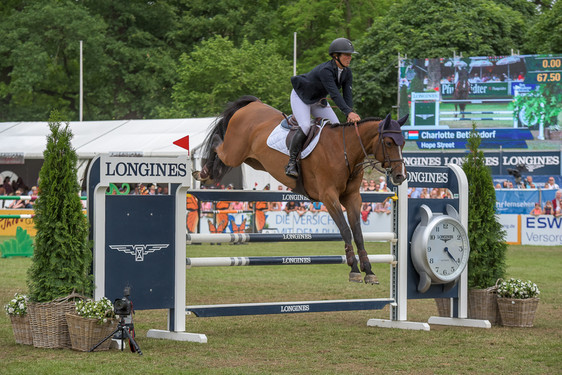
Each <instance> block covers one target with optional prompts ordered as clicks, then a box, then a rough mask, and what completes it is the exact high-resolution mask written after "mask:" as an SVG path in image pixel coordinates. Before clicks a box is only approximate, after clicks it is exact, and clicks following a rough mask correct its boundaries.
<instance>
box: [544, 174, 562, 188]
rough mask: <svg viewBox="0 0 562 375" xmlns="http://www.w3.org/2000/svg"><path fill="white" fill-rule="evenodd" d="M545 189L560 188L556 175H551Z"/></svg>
mask: <svg viewBox="0 0 562 375" xmlns="http://www.w3.org/2000/svg"><path fill="white" fill-rule="evenodd" d="M544 188H545V189H560V186H558V184H557V183H556V182H554V177H553V176H550V177H549V178H548V181H547V182H546V183H545V184H544Z"/></svg>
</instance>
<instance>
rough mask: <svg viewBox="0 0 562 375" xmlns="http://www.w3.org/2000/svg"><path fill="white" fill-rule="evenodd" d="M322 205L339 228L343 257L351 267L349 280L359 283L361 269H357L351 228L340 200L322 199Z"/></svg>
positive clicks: (360, 280)
mask: <svg viewBox="0 0 562 375" xmlns="http://www.w3.org/2000/svg"><path fill="white" fill-rule="evenodd" d="M324 205H325V206H326V208H327V209H328V212H329V213H330V216H331V217H332V219H333V220H334V222H335V223H336V225H337V227H338V229H339V230H340V235H341V236H342V238H343V242H344V244H345V257H346V260H347V265H348V266H350V267H351V272H350V273H349V281H351V282H355V283H360V282H362V281H363V280H362V277H361V271H359V265H358V262H357V258H355V252H354V251H353V244H352V240H353V237H352V234H351V229H350V228H349V226H348V225H347V222H346V221H345V216H344V214H343V211H342V208H341V204H340V201H339V200H337V199H334V200H326V201H324Z"/></svg>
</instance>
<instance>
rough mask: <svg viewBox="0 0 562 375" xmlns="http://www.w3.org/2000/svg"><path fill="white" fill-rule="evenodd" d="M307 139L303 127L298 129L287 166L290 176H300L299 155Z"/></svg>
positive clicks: (287, 173)
mask: <svg viewBox="0 0 562 375" xmlns="http://www.w3.org/2000/svg"><path fill="white" fill-rule="evenodd" d="M305 140H306V134H304V132H303V131H302V129H301V128H300V126H299V128H298V129H297V132H296V133H295V135H294V136H293V139H292V140H291V147H289V164H287V166H286V167H285V174H286V175H287V176H289V177H293V178H298V177H299V172H298V170H297V157H298V156H299V154H300V152H301V148H302V145H303V144H304V141H305Z"/></svg>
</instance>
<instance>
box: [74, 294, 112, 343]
mask: <svg viewBox="0 0 562 375" xmlns="http://www.w3.org/2000/svg"><path fill="white" fill-rule="evenodd" d="M66 321H67V323H68V331H69V333H70V341H71V342H72V349H74V350H80V351H83V352H85V351H88V350H90V349H91V348H92V347H93V346H94V345H96V344H97V343H98V342H100V341H101V340H103V339H104V338H105V337H107V335H109V334H110V333H111V332H112V331H113V330H114V329H115V328H116V326H117V320H116V319H115V312H114V309H113V304H112V303H111V301H110V300H108V299H107V298H105V297H103V298H102V299H101V300H99V301H94V300H91V299H88V300H79V301H77V302H76V313H66ZM110 343H111V341H110V340H107V341H105V342H104V343H103V344H101V345H100V346H99V347H98V348H97V349H99V350H107V349H109V344H110Z"/></svg>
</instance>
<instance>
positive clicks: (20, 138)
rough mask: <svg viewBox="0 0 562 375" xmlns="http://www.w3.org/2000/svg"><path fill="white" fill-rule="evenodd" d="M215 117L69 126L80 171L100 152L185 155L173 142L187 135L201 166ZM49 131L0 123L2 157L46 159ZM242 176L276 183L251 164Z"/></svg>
mask: <svg viewBox="0 0 562 375" xmlns="http://www.w3.org/2000/svg"><path fill="white" fill-rule="evenodd" d="M214 120H215V118H194V119H160V120H116V121H84V122H70V123H69V126H70V129H71V131H72V134H73V135H74V136H73V138H72V146H73V147H74V149H75V150H76V152H77V154H78V158H79V161H80V165H79V168H80V169H81V170H83V169H84V168H85V167H86V165H87V162H88V161H89V160H90V159H92V158H93V157H94V156H95V155H96V154H100V153H120V154H125V155H126V154H136V155H142V156H173V155H183V154H185V153H186V152H187V151H186V150H185V149H183V148H181V147H179V146H176V145H174V144H173V142H174V141H176V140H178V139H180V138H183V137H185V136H186V135H189V145H190V150H192V156H191V157H192V161H193V168H197V169H198V168H200V157H201V155H200V152H199V153H198V152H197V150H200V148H201V145H202V143H203V141H204V139H205V137H206V135H207V131H208V129H209V127H210V125H211V124H212V123H213V121H214ZM49 133H50V130H49V125H48V123H47V122H3V123H0V157H1V156H4V157H7V156H10V155H23V159H25V160H31V159H43V151H44V150H45V146H46V142H47V135H48V134H49ZM194 151H195V152H194ZM1 164H2V162H0V165H1ZM7 168H9V166H7V165H1V169H2V170H0V173H4V170H5V169H7ZM238 173H239V174H240V172H238ZM80 174H82V173H80ZM240 179H241V184H242V186H240V187H242V188H244V189H252V188H254V186H255V184H256V183H258V188H259V189H261V188H262V187H263V186H264V185H265V184H266V183H273V184H274V183H275V180H272V178H271V177H270V176H269V175H268V174H266V173H264V172H257V171H253V170H251V168H250V167H248V166H244V167H243V168H242V176H240ZM272 187H273V185H272Z"/></svg>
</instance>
